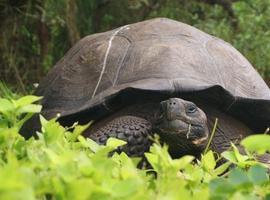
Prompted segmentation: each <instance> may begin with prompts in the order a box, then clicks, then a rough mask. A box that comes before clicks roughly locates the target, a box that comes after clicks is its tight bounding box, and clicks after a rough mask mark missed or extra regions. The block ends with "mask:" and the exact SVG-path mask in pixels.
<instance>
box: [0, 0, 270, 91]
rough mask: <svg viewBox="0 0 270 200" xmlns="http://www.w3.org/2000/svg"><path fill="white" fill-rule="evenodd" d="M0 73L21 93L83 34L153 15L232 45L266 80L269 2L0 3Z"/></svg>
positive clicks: (269, 57)
mask: <svg viewBox="0 0 270 200" xmlns="http://www.w3.org/2000/svg"><path fill="white" fill-rule="evenodd" d="M0 16H1V18H2V19H3V20H1V22H0V28H1V30H2V31H1V33H0V55H1V56H0V66H1V68H0V76H1V79H2V80H4V81H5V82H8V83H10V84H11V85H13V86H15V87H16V88H17V91H20V92H25V91H29V90H30V91H31V90H32V89H33V86H32V84H33V83H35V82H39V81H40V79H41V77H43V76H44V74H45V73H46V72H47V71H48V70H49V69H50V68H51V67H52V66H53V65H54V64H55V63H56V62H57V61H58V60H59V59H60V58H61V57H62V56H63V55H64V54H65V52H66V51H67V50H68V49H69V48H70V47H71V46H72V45H73V44H74V43H75V42H76V41H77V40H78V39H79V38H81V37H84V36H85V35H88V34H92V33H96V32H102V31H107V30H110V29H112V28H116V27H119V26H122V25H124V24H128V23H134V22H138V21H142V20H145V19H149V18H153V17H168V18H172V19H176V20H179V21H182V22H185V23H188V24H190V25H193V26H195V27H198V28H200V29H202V30H204V31H206V32H208V33H210V34H213V35H215V36H218V37H220V38H223V39H224V40H226V41H228V42H230V43H232V44H233V45H234V46H235V47H236V48H237V49H238V50H239V51H240V52H242V53H243V54H244V55H245V56H246V57H247V58H248V59H249V60H250V61H251V63H252V64H253V65H254V66H255V67H256V69H257V70H258V71H259V72H260V74H261V75H262V76H264V77H265V79H266V81H270V80H269V79H270V54H269V53H268V52H269V51H270V46H269V44H270V35H269V34H270V32H269V26H270V24H269V22H270V1H269V0H245V1H238V0H233V1H232V0H224V1H219V0H181V1H178V0H91V1H89V0H67V1H64V0H59V1H52V0H46V1H42V0H37V1H33V0H23V1H7V0H3V1H2V2H1V3H0Z"/></svg>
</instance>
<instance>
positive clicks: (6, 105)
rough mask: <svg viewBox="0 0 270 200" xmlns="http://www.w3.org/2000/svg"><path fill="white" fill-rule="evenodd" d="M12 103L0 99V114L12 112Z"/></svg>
mask: <svg viewBox="0 0 270 200" xmlns="http://www.w3.org/2000/svg"><path fill="white" fill-rule="evenodd" d="M14 109H15V107H14V105H13V103H12V102H11V101H9V100H7V99H3V98H0V113H4V114H5V113H7V112H8V111H12V110H14Z"/></svg>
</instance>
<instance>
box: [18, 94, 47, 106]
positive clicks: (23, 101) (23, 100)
mask: <svg viewBox="0 0 270 200" xmlns="http://www.w3.org/2000/svg"><path fill="white" fill-rule="evenodd" d="M40 99H42V97H37V96H33V95H28V96H24V97H21V98H20V99H18V100H15V101H14V103H15V105H16V107H23V106H26V105H29V104H32V103H34V102H36V101H38V100H40Z"/></svg>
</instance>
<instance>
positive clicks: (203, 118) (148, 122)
mask: <svg viewBox="0 0 270 200" xmlns="http://www.w3.org/2000/svg"><path fill="white" fill-rule="evenodd" d="M36 94H37V95H40V96H43V97H44V98H43V99H42V102H41V103H42V105H43V109H42V114H43V115H44V116H45V117H46V118H53V117H55V116H56V115H57V114H58V113H59V114H60V118H59V121H60V123H61V124H63V125H70V124H72V123H74V122H76V121H78V122H79V123H81V124H84V123H87V122H89V121H91V120H94V124H93V125H92V126H91V127H90V128H88V129H87V130H86V131H85V132H84V135H85V136H86V137H90V138H92V139H94V140H95V141H96V142H98V143H100V144H104V143H106V140H107V139H108V138H109V137H116V138H120V139H122V140H125V141H127V145H125V146H124V147H123V148H122V149H120V150H121V151H125V152H126V153H127V154H128V155H130V156H142V155H143V153H144V152H145V151H148V149H149V146H150V144H151V139H149V136H151V135H152V134H153V133H157V134H159V136H160V140H161V141H162V142H164V143H167V144H168V146H169V152H170V154H171V155H172V156H173V157H179V156H182V155H184V154H192V155H195V156H198V155H199V154H200V153H201V152H202V150H203V149H204V148H205V146H206V143H207V141H208V139H209V132H210V131H211V130H212V128H213V124H214V121H215V119H216V118H218V119H219V121H218V126H217V129H216V133H215V135H214V138H213V141H212V142H211V148H212V149H213V150H214V151H216V152H222V151H224V150H226V149H227V148H229V146H230V143H231V142H234V143H236V144H237V145H238V144H239V140H241V138H243V137H246V136H247V135H250V134H254V133H263V132H264V131H265V130H266V128H267V127H269V125H270V89H269V88H268V86H267V85H266V84H265V82H264V81H263V79H262V78H261V77H260V76H259V74H258V73H257V72H256V71H255V69H254V68H253V67H252V65H251V64H250V63H249V62H248V61H247V60H246V59H245V58H244V57H243V56H242V55H241V54H240V53H239V52H238V51H237V50H236V49H235V48H233V47H232V46H231V45H230V44H228V43H227V42H224V41H223V40H221V39H219V38H216V37H213V36H211V35H209V34H207V33H204V32H202V31H200V30H198V29H196V28H194V27H192V26H189V25H187V24H184V23H181V22H177V21H174V20H170V19H166V18H156V19H151V20H147V21H143V22H139V23H135V24H130V25H126V26H122V27H120V28H117V29H114V30H112V31H108V32H104V33H97V34H93V35H89V36H87V37H85V38H83V39H81V40H80V41H79V42H78V43H77V44H76V45H75V46H74V47H72V48H71V49H70V50H69V51H68V52H67V54H66V55H65V56H64V57H63V58H62V59H61V60H60V61H59V62H58V63H57V64H56V65H55V66H54V67H53V68H52V70H51V71H50V72H49V73H48V75H47V76H46V77H45V79H44V80H43V81H42V82H41V84H40V86H39V88H38V89H37V92H36ZM36 124H37V121H35V119H32V120H31V121H30V122H29V124H28V127H31V128H32V127H33V126H34V125H36ZM25 130H27V128H26V129H25ZM23 132H24V134H25V136H26V137H29V136H31V135H29V133H31V132H30V131H23Z"/></svg>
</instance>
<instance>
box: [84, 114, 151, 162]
mask: <svg viewBox="0 0 270 200" xmlns="http://www.w3.org/2000/svg"><path fill="white" fill-rule="evenodd" d="M94 126H95V127H93V128H91V127H90V128H89V129H88V130H86V131H85V132H84V135H85V136H86V137H89V138H91V139H93V140H94V141H96V142H97V143H99V144H103V145H104V144H106V141H107V140H108V138H109V137H114V138H118V139H121V140H124V141H126V142H127V144H126V145H124V146H122V147H119V148H118V149H117V152H122V151H123V152H125V153H126V154H127V155H128V156H134V157H143V155H144V152H146V151H148V150H149V147H150V145H151V141H150V140H149V136H150V135H151V129H152V127H151V124H150V122H149V121H147V120H145V119H143V118H140V117H135V116H129V115H127V116H119V117H116V118H114V119H112V120H111V121H105V122H104V121H100V122H97V124H96V125H94Z"/></svg>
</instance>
